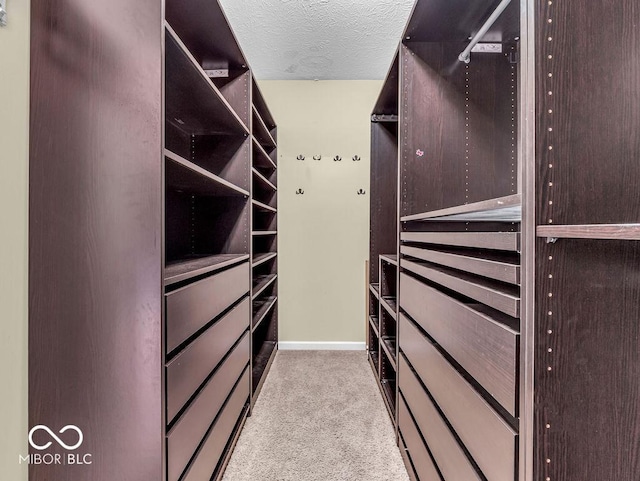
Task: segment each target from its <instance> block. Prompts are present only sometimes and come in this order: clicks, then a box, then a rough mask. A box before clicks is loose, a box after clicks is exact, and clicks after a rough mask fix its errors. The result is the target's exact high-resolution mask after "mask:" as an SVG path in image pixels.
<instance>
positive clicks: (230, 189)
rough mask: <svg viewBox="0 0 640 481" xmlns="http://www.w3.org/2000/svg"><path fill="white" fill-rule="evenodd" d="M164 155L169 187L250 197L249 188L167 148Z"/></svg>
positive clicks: (205, 193) (195, 192)
mask: <svg viewBox="0 0 640 481" xmlns="http://www.w3.org/2000/svg"><path fill="white" fill-rule="evenodd" d="M164 156H165V158H166V159H167V163H166V166H165V178H166V182H167V186H168V187H169V188H172V189H174V190H181V191H184V192H189V193H193V194H198V195H202V196H234V195H236V196H244V197H249V192H248V191H247V190H244V189H242V188H240V187H238V186H237V185H234V184H232V183H231V182H229V181H227V180H224V179H223V178H221V177H218V176H217V175H214V174H212V173H211V172H209V171H207V170H205V169H203V168H202V167H200V166H198V165H196V164H194V163H193V162H190V161H188V160H186V159H183V158H182V157H180V156H179V155H177V154H174V153H173V152H171V151H170V150H166V149H165V151H164Z"/></svg>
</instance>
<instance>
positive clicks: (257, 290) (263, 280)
mask: <svg viewBox="0 0 640 481" xmlns="http://www.w3.org/2000/svg"><path fill="white" fill-rule="evenodd" d="M277 278H278V274H269V275H264V276H258V277H256V278H254V279H253V288H252V290H251V298H252V299H255V298H257V297H258V296H259V295H260V294H262V293H263V292H264V290H265V289H266V288H267V287H269V286H270V285H271V284H273V283H274V282H275V280H276V279H277Z"/></svg>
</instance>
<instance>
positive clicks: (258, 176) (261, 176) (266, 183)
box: [251, 167, 278, 191]
mask: <svg viewBox="0 0 640 481" xmlns="http://www.w3.org/2000/svg"><path fill="white" fill-rule="evenodd" d="M251 172H253V175H255V176H256V177H257V178H258V179H259V180H260V181H261V182H262V183H263V184H264V185H265V186H266V187H267V188H269V189H271V190H273V191H276V190H278V188H277V187H276V186H275V185H273V184H272V183H271V182H270V181H269V179H267V178H266V177H265V176H264V175H262V174H261V173H260V171H259V170H257V169H256V168H255V167H252V168H251Z"/></svg>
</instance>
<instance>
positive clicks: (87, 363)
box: [29, 0, 163, 481]
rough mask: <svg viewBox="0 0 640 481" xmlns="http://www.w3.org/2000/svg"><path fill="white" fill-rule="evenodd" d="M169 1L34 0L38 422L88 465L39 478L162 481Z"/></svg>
mask: <svg viewBox="0 0 640 481" xmlns="http://www.w3.org/2000/svg"><path fill="white" fill-rule="evenodd" d="M161 7H162V2H160V1H159V0H142V1H139V2H128V1H126V0H114V1H111V2H92V1H90V0H58V1H51V0H45V1H40V2H32V12H31V14H32V20H31V29H32V30H31V31H32V36H31V124H30V182H31V184H30V198H29V201H30V224H29V227H30V233H29V253H30V266H29V425H30V426H35V425H39V424H43V425H46V426H48V427H49V428H50V429H51V430H52V431H53V432H56V433H57V432H59V431H60V430H61V429H62V428H63V427H64V426H66V425H69V424H72V425H76V426H77V427H78V428H79V429H80V430H82V433H83V443H82V445H81V446H80V447H78V448H77V450H76V451H74V453H75V454H77V455H78V456H83V455H84V454H91V455H92V457H91V458H86V459H91V461H92V464H87V465H84V466H77V465H72V464H68V463H67V464H50V465H45V464H40V465H31V467H30V479H31V481H39V480H48V479H74V480H76V481H84V480H86V481H90V480H96V479H140V480H161V479H163V472H162V459H161V457H162V415H161V399H162V389H161V372H162V369H161V360H162V358H161V352H160V346H161V342H160V339H161V292H162V286H161V262H160V259H161V239H162V233H161V215H162V204H161V79H162V72H161V68H162V51H161V48H162V39H161V20H162V12H161ZM132 46H135V48H132ZM60 436H61V437H62V438H64V439H65V440H66V442H67V443H69V444H73V443H75V442H76V438H74V437H73V436H75V434H74V433H70V432H67V433H66V434H60ZM67 437H68V438H67ZM48 441H50V439H49V438H48V437H47V434H46V433H45V432H43V431H42V430H39V431H38V432H36V433H34V442H35V444H37V445H44V444H46V443H47V442H48ZM134 448H135V449H134ZM33 452H34V453H35V452H38V453H40V454H42V452H41V451H33ZM45 452H47V453H51V454H61V455H62V456H65V457H66V455H67V451H65V450H64V449H63V447H61V446H60V445H58V444H57V443H53V445H52V446H51V447H50V448H49V449H48V450H47V451H45Z"/></svg>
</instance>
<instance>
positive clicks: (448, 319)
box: [400, 274, 519, 417]
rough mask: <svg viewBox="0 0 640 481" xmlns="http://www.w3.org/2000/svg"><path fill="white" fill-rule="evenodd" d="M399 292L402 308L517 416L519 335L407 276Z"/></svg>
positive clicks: (403, 276)
mask: <svg viewBox="0 0 640 481" xmlns="http://www.w3.org/2000/svg"><path fill="white" fill-rule="evenodd" d="M400 293H401V294H400V305H401V307H402V308H403V309H404V310H405V311H406V312H407V313H408V314H409V315H410V316H411V317H413V319H414V320H415V321H416V322H417V323H418V324H420V326H422V328H423V329H424V330H425V331H426V332H428V333H429V335H430V336H431V337H433V338H434V339H435V340H436V342H437V343H438V344H440V346H442V347H443V348H444V349H445V350H446V351H447V352H448V353H449V354H450V355H451V357H453V358H454V359H455V360H456V361H457V362H458V363H460V365H461V366H462V367H463V368H464V369H465V370H466V371H467V372H468V373H469V374H471V375H472V376H473V377H474V378H475V380H476V381H478V382H479V383H480V384H482V386H483V387H484V388H485V389H486V390H487V391H488V392H489V393H490V394H491V395H492V396H493V397H494V398H495V399H496V400H497V401H498V402H499V403H500V404H502V406H504V408H505V409H506V410H507V411H509V413H510V414H511V415H512V416H514V417H515V416H516V415H517V396H516V393H517V388H518V386H517V379H518V378H517V369H518V342H519V336H518V334H517V333H516V332H515V331H512V330H511V329H509V328H507V327H505V326H503V325H502V324H499V323H497V322H495V321H493V320H492V319H491V318H490V317H488V316H486V315H484V314H481V313H479V312H477V311H474V310H473V309H471V308H470V307H468V306H466V305H464V304H463V303H461V302H458V301H457V300H455V299H453V298H451V297H449V296H447V295H446V294H443V293H441V292H440V291H438V290H436V289H433V288H432V287H429V286H427V285H425V284H423V283H421V282H420V281H418V280H416V279H414V278H413V277H410V276H408V275H406V274H401V275H400Z"/></svg>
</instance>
